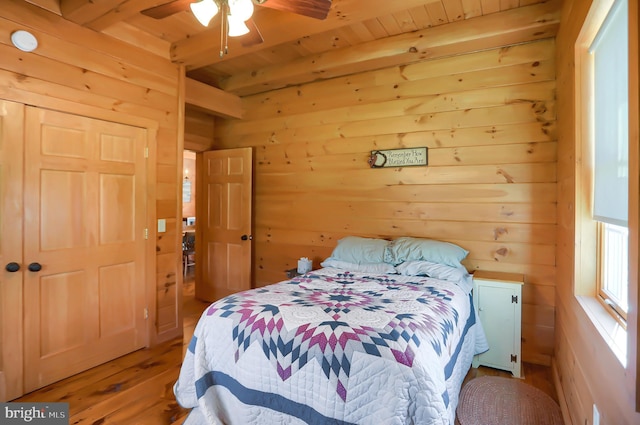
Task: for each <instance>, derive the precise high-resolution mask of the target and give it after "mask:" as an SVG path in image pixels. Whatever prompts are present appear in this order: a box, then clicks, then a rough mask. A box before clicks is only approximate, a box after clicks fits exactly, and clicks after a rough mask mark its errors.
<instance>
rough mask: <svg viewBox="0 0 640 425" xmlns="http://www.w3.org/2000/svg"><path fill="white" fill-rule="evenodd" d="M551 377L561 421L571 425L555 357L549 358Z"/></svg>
mask: <svg viewBox="0 0 640 425" xmlns="http://www.w3.org/2000/svg"><path fill="white" fill-rule="evenodd" d="M551 375H552V376H553V385H554V386H555V387H556V395H557V396H558V404H559V405H560V411H561V412H562V420H563V421H564V424H565V425H573V422H572V421H571V415H570V414H569V405H567V399H566V398H565V396H564V390H563V388H562V382H561V381H560V375H558V368H557V365H556V359H555V357H552V358H551Z"/></svg>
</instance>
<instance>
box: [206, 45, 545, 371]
mask: <svg viewBox="0 0 640 425" xmlns="http://www.w3.org/2000/svg"><path fill="white" fill-rule="evenodd" d="M554 56H555V45H554V40H553V39H546V40H542V41H537V42H531V43H525V44H520V45H514V46H504V47H503V48H499V49H492V50H486V51H478V52H469V53H467V54H461V55H455V56H450V57H445V58H441V59H435V60H430V61H424V62H421V63H417V64H408V65H404V66H396V67H391V68H387V69H382V70H378V71H372V72H366V73H360V74H355V75H350V76H345V77H340V78H335V79H331V80H326V81H321V82H315V83H309V84H304V85H300V86H295V87H290V88H285V89H281V90H276V91H270V92H267V93H264V94H258V95H254V96H248V97H245V98H243V102H244V108H245V111H246V112H245V117H244V120H242V121H240V120H224V121H223V120H220V121H218V122H217V123H216V129H215V134H216V144H217V145H218V146H220V147H228V148H231V147H242V146H252V147H253V148H254V154H255V183H254V193H255V201H254V206H255V207H254V220H255V232H254V247H255V255H254V259H255V264H254V281H255V285H256V286H263V285H266V284H269V283H273V282H276V281H280V280H283V279H284V278H285V273H284V270H285V269H289V268H293V267H296V264H297V263H296V261H297V259H298V258H299V257H301V256H307V257H310V258H312V259H313V261H314V266H315V267H318V266H319V263H320V261H322V260H323V259H325V258H326V257H328V256H329V255H330V254H331V251H332V249H333V247H334V246H335V245H336V241H337V240H339V239H340V238H342V237H344V236H347V235H360V236H368V237H388V238H391V237H395V236H403V235H411V236H418V237H429V238H434V239H440V240H446V241H451V242H454V243H456V244H458V245H460V246H462V247H464V248H466V249H468V250H469V251H470V254H469V257H468V259H467V260H466V261H465V265H466V266H467V267H468V269H469V270H476V269H484V270H495V271H506V272H518V273H524V275H525V277H526V278H525V279H526V284H525V286H524V297H523V298H524V306H523V331H522V335H523V360H524V361H529V362H534V363H540V364H550V361H551V356H552V355H553V341H554V312H555V295H554V291H555V289H554V285H555V272H556V271H555V241H556V160H557V154H556V130H555V128H556V125H555V113H556V112H555V109H556V108H555V89H556V83H555V59H554ZM417 146H428V147H429V166H428V167H405V168H386V169H371V168H369V166H368V164H367V158H368V155H369V153H370V151H371V150H374V149H394V148H401V147H417Z"/></svg>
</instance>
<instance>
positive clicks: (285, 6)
mask: <svg viewBox="0 0 640 425" xmlns="http://www.w3.org/2000/svg"><path fill="white" fill-rule="evenodd" d="M254 1H256V2H257V3H258V4H259V5H260V6H263V7H268V8H271V9H276V10H284V11H286V12H292V13H295V14H298V15H303V16H308V17H310V18H315V19H326V17H327V15H328V14H329V9H330V8H331V0H254Z"/></svg>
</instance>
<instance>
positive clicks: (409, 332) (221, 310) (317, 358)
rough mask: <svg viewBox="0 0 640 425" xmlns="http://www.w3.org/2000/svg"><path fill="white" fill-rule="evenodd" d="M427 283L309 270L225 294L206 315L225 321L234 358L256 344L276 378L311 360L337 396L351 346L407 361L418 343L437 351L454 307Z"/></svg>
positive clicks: (444, 292)
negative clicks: (230, 331)
mask: <svg viewBox="0 0 640 425" xmlns="http://www.w3.org/2000/svg"><path fill="white" fill-rule="evenodd" d="M429 282H430V279H428V278H425V277H420V278H416V279H415V282H413V281H410V280H409V281H408V280H406V278H405V279H402V280H396V279H394V277H393V275H371V276H366V275H363V274H361V273H360V274H358V275H357V276H356V275H354V274H352V273H349V272H340V273H336V274H335V275H326V274H314V273H313V272H311V273H308V274H306V275H303V276H299V277H297V278H294V279H292V280H289V281H285V282H281V283H279V284H274V285H270V286H268V287H265V288H260V289H254V290H251V291H246V292H241V293H237V294H234V295H231V296H228V297H225V298H223V299H222V300H220V301H218V302H216V303H214V304H212V305H211V306H210V307H209V309H208V310H207V312H206V314H207V315H209V316H219V317H224V318H227V319H230V320H231V321H232V324H233V326H232V329H233V335H232V337H233V342H234V344H235V346H234V349H235V361H236V362H237V361H238V360H239V359H240V358H241V357H242V355H243V353H244V352H245V350H247V349H248V347H249V346H251V345H252V344H259V346H260V347H261V349H262V352H263V353H264V356H265V357H266V358H267V359H268V360H269V362H270V363H271V365H272V366H273V368H274V369H275V370H276V371H277V373H278V375H279V377H280V379H282V380H283V381H286V380H287V379H288V378H289V377H291V376H292V375H293V374H295V373H296V372H297V371H298V370H300V369H301V368H303V367H304V366H305V365H306V364H307V363H308V362H318V363H319V364H320V366H321V367H322V370H323V372H324V375H325V376H326V377H327V378H328V379H329V380H330V382H331V383H332V384H334V385H335V390H336V393H337V394H338V395H339V397H340V398H341V399H342V400H343V401H345V400H346V399H347V390H346V387H345V385H344V382H346V378H348V377H349V373H350V365H351V359H352V356H353V353H354V352H363V353H366V354H368V355H371V356H377V357H382V358H385V359H389V360H391V361H395V362H397V363H399V364H402V365H406V366H408V367H411V366H412V364H413V360H414V353H416V350H417V349H418V347H420V346H421V345H422V344H429V345H430V346H431V347H432V348H433V351H434V352H435V353H436V354H437V355H438V356H442V355H443V349H444V347H446V346H447V341H448V339H449V338H450V337H451V335H452V333H453V331H454V329H456V328H457V327H458V326H459V324H458V320H459V313H458V311H456V310H455V308H454V307H453V305H452V303H451V302H450V300H451V297H452V296H453V292H452V291H450V290H448V289H447V288H446V287H445V286H443V285H433V286H432V285H430V284H429ZM437 282H442V281H437ZM452 285H453V284H452Z"/></svg>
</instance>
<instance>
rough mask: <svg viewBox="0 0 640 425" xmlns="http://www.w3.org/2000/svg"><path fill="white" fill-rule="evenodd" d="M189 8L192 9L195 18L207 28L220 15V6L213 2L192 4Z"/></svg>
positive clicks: (203, 0)
mask: <svg viewBox="0 0 640 425" xmlns="http://www.w3.org/2000/svg"><path fill="white" fill-rule="evenodd" d="M189 7H191V11H192V12H193V16H195V17H196V19H197V20H198V22H200V23H201V24H202V25H203V26H205V27H206V26H208V25H209V22H211V19H213V17H214V16H216V14H217V13H218V5H217V4H216V3H215V2H214V1H213V0H201V1H199V2H197V3H191V5H190V6H189Z"/></svg>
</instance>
